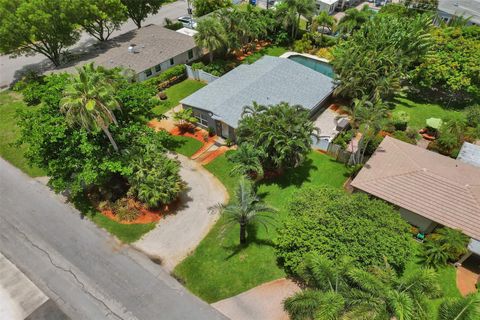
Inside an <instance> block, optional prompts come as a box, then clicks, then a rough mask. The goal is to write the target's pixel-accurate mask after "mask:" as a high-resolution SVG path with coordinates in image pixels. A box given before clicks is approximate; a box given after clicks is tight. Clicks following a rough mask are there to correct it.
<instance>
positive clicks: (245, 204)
mask: <svg viewBox="0 0 480 320" xmlns="http://www.w3.org/2000/svg"><path fill="white" fill-rule="evenodd" d="M213 209H214V210H219V211H220V213H221V214H223V215H226V216H227V221H228V222H229V223H238V224H239V225H240V244H245V243H246V242H247V237H246V235H247V226H248V225H249V224H250V223H253V222H259V223H260V224H262V225H263V226H264V227H265V228H267V226H268V224H269V223H270V222H271V221H270V220H269V219H273V217H272V216H271V215H268V213H271V212H276V209H274V208H272V207H270V206H268V205H266V204H264V203H263V202H262V201H261V200H260V198H259V197H258V196H257V195H256V193H255V190H254V188H253V184H252V183H251V182H250V181H248V180H247V179H245V178H242V179H240V181H239V183H238V186H237V188H236V190H235V201H234V202H232V203H230V204H228V205H223V204H219V205H217V206H215V207H214V208H213Z"/></svg>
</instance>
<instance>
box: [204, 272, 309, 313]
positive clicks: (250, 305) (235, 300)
mask: <svg viewBox="0 0 480 320" xmlns="http://www.w3.org/2000/svg"><path fill="white" fill-rule="evenodd" d="M298 291H300V288H299V287H298V285H297V284H295V283H294V282H292V281H291V280H288V279H278V280H274V281H271V282H268V283H264V284H262V285H260V286H258V287H255V288H253V289H250V290H248V291H246V292H243V293H241V294H239V295H237V296H235V297H231V298H228V299H225V300H221V301H218V302H215V303H213V304H212V306H213V307H215V308H216V309H217V310H219V311H220V312H222V313H223V314H224V315H226V316H227V317H229V318H230V319H232V320H288V315H287V314H286V313H285V311H283V300H284V299H285V298H288V297H290V296H291V295H293V294H294V293H295V292H298Z"/></svg>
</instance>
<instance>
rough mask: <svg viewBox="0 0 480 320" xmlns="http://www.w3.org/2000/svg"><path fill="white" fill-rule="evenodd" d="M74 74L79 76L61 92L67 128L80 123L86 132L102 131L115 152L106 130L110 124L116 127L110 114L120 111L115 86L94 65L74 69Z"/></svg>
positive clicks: (61, 103) (114, 119) (62, 108)
mask: <svg viewBox="0 0 480 320" xmlns="http://www.w3.org/2000/svg"><path fill="white" fill-rule="evenodd" d="M77 71H78V74H77V75H76V76H75V77H73V80H72V81H71V82H70V83H69V84H68V85H67V86H66V88H65V90H64V92H63V98H62V99H61V100H60V110H61V112H62V113H64V114H65V117H66V120H67V122H68V123H69V124H70V125H73V124H79V125H80V126H81V127H82V128H84V129H86V130H88V131H97V130H99V129H101V130H102V131H103V132H104V133H105V135H106V136H107V137H108V140H110V143H111V144H112V146H113V148H114V149H115V151H117V152H118V146H117V144H116V142H115V140H114V139H113V137H112V134H111V133H110V130H109V126H110V125H111V124H112V123H113V124H115V125H117V119H116V118H115V114H114V113H113V111H114V110H116V109H120V103H119V101H118V100H117V99H116V97H115V89H114V87H113V86H112V84H111V83H110V82H109V80H108V78H107V77H106V76H105V73H103V72H101V70H100V71H99V70H98V69H96V68H95V67H94V66H93V63H90V64H87V65H85V66H83V67H81V68H77Z"/></svg>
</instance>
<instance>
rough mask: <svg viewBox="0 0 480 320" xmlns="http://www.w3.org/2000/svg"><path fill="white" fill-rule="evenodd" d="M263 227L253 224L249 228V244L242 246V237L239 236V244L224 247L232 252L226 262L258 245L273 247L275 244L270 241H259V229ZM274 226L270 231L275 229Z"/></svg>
mask: <svg viewBox="0 0 480 320" xmlns="http://www.w3.org/2000/svg"><path fill="white" fill-rule="evenodd" d="M259 227H261V226H259V225H258V224H257V223H251V224H249V225H248V226H247V243H244V244H241V243H240V235H238V239H237V240H236V241H238V242H237V244H233V245H229V246H223V248H224V249H225V250H227V251H231V252H230V254H229V255H228V256H227V257H226V258H225V260H230V259H231V258H233V257H235V256H236V255H238V254H240V253H241V252H242V251H243V250H245V249H247V248H248V247H249V246H250V245H252V244H256V245H258V246H268V247H273V246H274V243H273V241H272V240H270V239H259V238H258V228H259ZM274 227H275V226H274V225H271V226H269V227H268V229H269V230H270V229H271V228H274Z"/></svg>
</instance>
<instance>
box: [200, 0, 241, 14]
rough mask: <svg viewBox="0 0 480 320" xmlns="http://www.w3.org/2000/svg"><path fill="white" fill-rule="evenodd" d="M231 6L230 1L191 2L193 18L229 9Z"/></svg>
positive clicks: (207, 0)
mask: <svg viewBox="0 0 480 320" xmlns="http://www.w3.org/2000/svg"><path fill="white" fill-rule="evenodd" d="M231 6H232V1H231V0H193V7H194V8H195V16H197V17H201V16H204V15H206V14H208V13H210V12H214V11H216V10H218V9H223V8H229V7H231Z"/></svg>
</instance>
